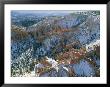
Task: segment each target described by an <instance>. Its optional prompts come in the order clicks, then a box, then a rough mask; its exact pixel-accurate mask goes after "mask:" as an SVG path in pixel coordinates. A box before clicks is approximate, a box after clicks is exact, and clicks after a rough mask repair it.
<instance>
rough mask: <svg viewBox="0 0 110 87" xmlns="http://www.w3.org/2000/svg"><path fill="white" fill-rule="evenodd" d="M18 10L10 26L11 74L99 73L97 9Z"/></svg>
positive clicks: (79, 75)
mask: <svg viewBox="0 0 110 87" xmlns="http://www.w3.org/2000/svg"><path fill="white" fill-rule="evenodd" d="M16 14H17V15H15V14H14V13H13V15H12V26H11V59H12V60H11V75H12V76H15V77H16V76H25V73H28V75H29V76H43V77H44V76H49V77H64V76H67V77H85V76H89V77H90V76H94V77H96V76H100V14H99V12H98V11H86V12H84V13H83V12H79V13H77V12H73V13H68V14H65V15H62V14H60V15H46V16H40V17H39V16H38V15H36V14H33V15H32V14H21V13H19V14H18V13H16ZM19 15H20V16H19ZM36 67H37V68H36ZM36 71H37V72H36ZM32 72H34V75H31V73H32ZM35 73H36V75H35Z"/></svg>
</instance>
